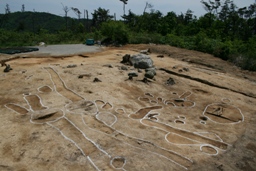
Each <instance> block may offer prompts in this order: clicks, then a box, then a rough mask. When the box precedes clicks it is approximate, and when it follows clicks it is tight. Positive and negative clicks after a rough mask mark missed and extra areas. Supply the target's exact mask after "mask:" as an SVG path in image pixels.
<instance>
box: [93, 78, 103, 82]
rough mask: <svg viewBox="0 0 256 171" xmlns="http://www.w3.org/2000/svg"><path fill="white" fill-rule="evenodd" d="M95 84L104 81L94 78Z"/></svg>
mask: <svg viewBox="0 0 256 171" xmlns="http://www.w3.org/2000/svg"><path fill="white" fill-rule="evenodd" d="M93 82H94V83H96V82H102V81H101V80H100V79H98V78H94V80H93Z"/></svg>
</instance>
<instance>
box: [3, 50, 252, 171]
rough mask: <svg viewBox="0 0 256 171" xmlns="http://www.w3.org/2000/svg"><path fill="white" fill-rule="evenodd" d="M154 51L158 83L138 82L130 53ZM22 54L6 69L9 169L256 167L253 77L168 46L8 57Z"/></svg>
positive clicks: (6, 157) (6, 166)
mask: <svg viewBox="0 0 256 171" xmlns="http://www.w3.org/2000/svg"><path fill="white" fill-rule="evenodd" d="M146 48H150V49H151V52H152V53H151V54H150V56H151V58H152V60H153V61H154V65H155V67H156V68H157V75H156V76H155V80H152V82H149V83H148V84H146V83H144V82H142V81H141V80H142V79H143V77H144V71H142V73H139V76H138V77H137V78H135V79H133V80H128V73H129V72H137V69H134V68H133V67H131V66H125V65H123V64H121V63H120V61H121V60H122V57H123V56H124V55H125V54H131V55H132V54H137V53H139V51H140V50H142V49H146ZM160 54H161V55H164V57H163V58H159V57H157V56H158V55H160ZM13 57H14V59H13V60H10V61H7V62H6V63H8V64H10V65H11V67H12V68H13V70H11V71H10V72H8V73H4V72H2V71H1V73H0V84H1V90H0V121H1V122H0V129H1V130H0V170H4V171H5V170H6V171H12V170H14V171H16V170H18V171H25V170H33V171H34V170H40V171H41V170H42V171H43V170H63V171H68V170H131V171H134V170H140V171H142V170H147V171H149V170H152V171H155V170H247V171H248V170H255V168H256V136H255V135H256V134H255V133H256V127H255V123H256V111H255V104H256V92H255V90H256V89H255V87H256V75H255V73H253V72H248V71H241V70H240V69H239V68H236V67H234V66H232V65H231V64H230V63H228V62H225V61H222V60H220V59H217V58H214V57H213V56H211V55H208V54H204V53H200V52H196V51H189V50H184V49H179V48H174V47H170V46H158V45H127V46H124V47H120V48H105V49H104V50H103V51H102V52H97V53H88V54H82V55H80V56H71V57H65V58H64V57H63V56H60V57H40V58H38V57H36V56H31V57H30V56H29V55H26V56H23V57H22V56H19V57H17V56H16V57H15V56H6V55H5V56H2V57H1V59H4V60H6V59H11V58H13ZM122 66H125V67H127V69H128V70H124V67H122ZM3 69H4V68H3V67H2V70H3ZM95 78H98V79H99V80H101V82H94V81H95ZM170 78H172V79H173V80H174V82H175V84H174V85H168V84H166V83H167V80H169V79H170Z"/></svg>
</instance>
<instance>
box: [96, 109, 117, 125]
mask: <svg viewBox="0 0 256 171" xmlns="http://www.w3.org/2000/svg"><path fill="white" fill-rule="evenodd" d="M100 114H109V115H112V116H114V118H115V121H114V122H113V123H112V124H110V125H109V124H107V123H106V122H105V121H103V120H101V119H100V118H99V115H100ZM96 119H97V120H99V121H101V122H103V123H104V124H105V125H107V126H109V127H112V126H113V125H114V124H115V123H116V122H117V117H116V116H115V115H114V114H112V113H110V112H104V113H103V112H99V113H98V114H97V115H96Z"/></svg>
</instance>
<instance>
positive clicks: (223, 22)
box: [0, 0, 256, 71]
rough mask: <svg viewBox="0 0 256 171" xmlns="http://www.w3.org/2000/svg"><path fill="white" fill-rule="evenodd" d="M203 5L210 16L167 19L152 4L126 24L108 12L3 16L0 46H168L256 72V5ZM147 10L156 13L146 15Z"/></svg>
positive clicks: (227, 1) (227, 0)
mask: <svg viewBox="0 0 256 171" xmlns="http://www.w3.org/2000/svg"><path fill="white" fill-rule="evenodd" d="M126 3H127V1H125V3H124V7H125V4H126ZM201 3H202V5H203V7H204V8H205V10H206V14H205V15H203V16H200V17H199V18H197V17H196V16H195V15H194V14H193V11H191V10H189V9H188V10H187V11H186V12H185V13H181V14H179V15H177V14H176V13H174V12H169V13H168V14H167V15H163V14H162V13H161V12H160V11H157V10H153V9H152V5H148V4H147V5H146V7H145V10H144V13H143V14H142V15H136V14H134V13H133V12H132V11H131V10H130V11H129V12H128V14H127V15H123V16H122V18H123V20H122V21H116V20H115V19H114V16H111V15H109V13H110V11H109V10H106V9H104V8H98V9H97V10H94V13H92V17H93V18H92V20H88V19H80V18H79V19H73V18H69V17H59V16H56V15H52V14H49V13H38V12H24V11H23V12H15V13H6V14H0V46H1V47H8V46H24V45H35V44H36V43H37V42H41V41H43V42H46V43H47V44H61V43H84V41H85V39H87V38H94V39H95V40H103V39H109V40H110V42H112V43H115V44H125V43H132V44H138V43H156V44H169V45H171V46H176V47H180V48H185V49H191V50H197V51H201V52H205V53H210V54H213V55H214V56H216V57H219V58H221V59H223V60H228V61H230V62H233V63H234V64H235V65H237V66H239V67H241V68H243V69H247V70H252V71H256V4H252V5H250V6H248V7H243V8H238V7H236V5H235V4H234V3H233V1H232V0H215V1H211V0H208V1H204V0H202V1H201ZM147 8H151V11H150V12H146V9H147ZM124 9H125V8H124ZM124 13H125V10H124Z"/></svg>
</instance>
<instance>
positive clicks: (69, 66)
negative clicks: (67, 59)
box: [67, 64, 77, 68]
mask: <svg viewBox="0 0 256 171" xmlns="http://www.w3.org/2000/svg"><path fill="white" fill-rule="evenodd" d="M75 67H77V65H76V64H73V65H68V66H67V68H75Z"/></svg>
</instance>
